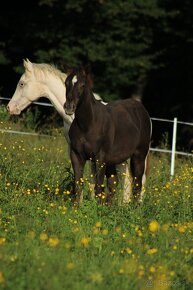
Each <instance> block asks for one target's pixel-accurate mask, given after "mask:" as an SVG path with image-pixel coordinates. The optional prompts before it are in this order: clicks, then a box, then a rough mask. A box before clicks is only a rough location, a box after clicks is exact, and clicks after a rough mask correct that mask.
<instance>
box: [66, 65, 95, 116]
mask: <svg viewBox="0 0 193 290" xmlns="http://www.w3.org/2000/svg"><path fill="white" fill-rule="evenodd" d="M92 85H93V83H92V80H91V78H90V74H89V73H88V71H87V70H86V69H85V68H83V67H80V68H74V69H72V70H71V71H70V73H69V74H68V76H67V78H66V81H65V86H66V102H65V104H64V109H65V112H66V114H67V115H72V114H74V113H75V110H76V108H77V105H78V103H79V102H80V100H81V97H82V95H83V93H84V91H85V88H86V87H89V89H91V88H92Z"/></svg>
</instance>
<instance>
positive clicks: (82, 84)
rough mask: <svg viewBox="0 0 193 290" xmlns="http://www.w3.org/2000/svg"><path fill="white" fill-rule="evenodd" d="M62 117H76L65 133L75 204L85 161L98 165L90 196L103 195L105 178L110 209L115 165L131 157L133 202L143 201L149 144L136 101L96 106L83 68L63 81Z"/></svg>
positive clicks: (141, 108)
mask: <svg viewBox="0 0 193 290" xmlns="http://www.w3.org/2000/svg"><path fill="white" fill-rule="evenodd" d="M65 85H66V103H65V104H64V109H65V112H66V114H68V115H71V114H74V113H75V119H74V121H73V122H72V125H71V127H70V130H69V137H70V141H71V153H70V157H71V162H72V166H73V170H74V175H75V176H74V177H75V180H74V192H73V194H74V202H75V203H77V204H79V203H80V201H81V195H82V181H83V180H82V178H83V172H84V166H85V163H86V160H93V161H94V162H95V164H97V170H96V184H95V195H96V197H99V201H100V202H102V199H101V196H102V195H103V194H104V185H103V182H104V177H105V175H106V179H107V187H108V190H109V193H108V194H107V197H106V202H107V203H108V204H111V200H112V196H113V193H114V192H115V189H116V184H117V181H118V180H117V171H116V165H118V164H121V163H122V162H125V161H126V160H127V159H129V158H130V171H131V175H132V193H133V198H134V200H135V201H138V202H139V201H142V187H143V184H144V183H145V176H146V163H147V156H148V153H149V146H150V139H151V121H150V117H149V115H148V113H147V111H146V109H145V108H144V106H143V105H142V103H141V102H140V101H136V100H133V99H126V100H118V101H112V102H109V103H108V104H107V105H103V104H101V103H100V102H98V101H96V99H95V98H94V96H93V93H92V88H91V85H90V76H89V74H88V73H87V72H86V70H84V69H83V68H75V69H73V70H72V71H71V72H70V73H69V74H68V76H67V78H66V81H65Z"/></svg>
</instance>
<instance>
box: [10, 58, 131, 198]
mask: <svg viewBox="0 0 193 290" xmlns="http://www.w3.org/2000/svg"><path fill="white" fill-rule="evenodd" d="M23 65H24V68H25V72H24V73H23V74H22V76H21V78H20V80H19V82H18V84H17V87H16V90H15V93H14V95H13V96H12V98H11V100H10V101H9V103H8V105H7V109H8V111H9V113H10V114H11V115H19V114H20V113H21V112H22V111H23V110H24V109H25V108H26V107H28V106H29V105H30V104H31V103H33V102H34V101H37V100H38V99H39V98H41V97H45V98H47V99H49V100H50V102H51V103H52V104H53V106H54V107H55V109H56V110H57V111H58V113H59V114H60V116H61V117H62V118H63V123H64V136H65V138H66V141H67V143H68V145H70V140H69V136H68V131H69V128H70V125H71V123H72V121H73V120H74V115H72V116H69V115H66V113H65V110H64V103H65V102H66V97H65V96H66V87H65V80H66V77H67V75H66V74H65V73H63V72H61V71H60V70H59V69H57V68H56V67H55V66H53V65H50V64H45V63H39V64H38V63H32V62H30V61H29V60H28V59H26V60H24V61H23ZM95 98H96V99H98V100H99V101H101V102H102V103H103V104H104V105H105V104H106V103H105V102H103V101H102V99H101V98H100V97H99V96H98V95H97V94H95ZM119 171H121V172H122V173H123V175H124V177H123V179H122V180H123V202H129V200H130V194H131V179H130V174H129V170H128V166H127V164H122V165H120V166H119ZM94 172H95V171H94V166H93V164H92V163H91V173H92V175H91V176H94V175H95V174H94ZM94 183H95V182H94V180H92V181H91V184H93V186H94ZM93 186H91V187H93ZM91 192H92V193H93V194H94V190H92V191H91Z"/></svg>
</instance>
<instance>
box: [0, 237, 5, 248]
mask: <svg viewBox="0 0 193 290" xmlns="http://www.w3.org/2000/svg"><path fill="white" fill-rule="evenodd" d="M5 242H6V238H4V237H0V246H2V245H4V244H5Z"/></svg>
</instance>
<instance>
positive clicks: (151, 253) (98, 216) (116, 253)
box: [0, 124, 193, 290]
mask: <svg viewBox="0 0 193 290" xmlns="http://www.w3.org/2000/svg"><path fill="white" fill-rule="evenodd" d="M1 126H4V127H5V126H7V124H1ZM0 136H1V138H0V288H1V289H5V290H40V289H41V290H44V289H45V290H63V289H71V290H79V289H80V290H82V289H84V290H95V289H108V290H111V289H112V290H117V289H121V290H130V289H132V290H133V289H192V288H193V268H192V265H193V235H192V231H193V220H192V211H193V195H192V188H193V165H192V159H184V158H178V159H177V162H176V174H175V177H174V178H173V179H172V180H170V175H169V172H170V169H169V166H170V160H169V159H168V155H163V154H161V155H158V154H152V157H151V171H150V176H149V179H148V181H147V187H146V195H145V200H144V203H143V205H142V206H140V207H138V208H135V207H134V206H133V205H132V204H129V205H117V204H116V203H114V204H113V205H112V206H111V207H107V206H100V205H98V204H97V203H95V202H94V201H91V200H89V198H88V197H89V193H88V186H87V178H89V176H88V171H87V173H86V176H85V186H84V194H85V200H84V203H83V205H82V207H81V208H79V209H75V208H73V206H72V205H71V202H70V200H69V191H70V188H71V182H72V169H71V165H70V161H69V158H68V154H67V152H68V150H67V145H66V143H65V140H64V138H62V137H61V136H58V137H51V138H49V137H37V136H30V137H29V136H18V135H13V134H7V133H0ZM88 182H89V181H88ZM118 191H119V192H117V193H116V195H118V194H121V192H120V189H118Z"/></svg>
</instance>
